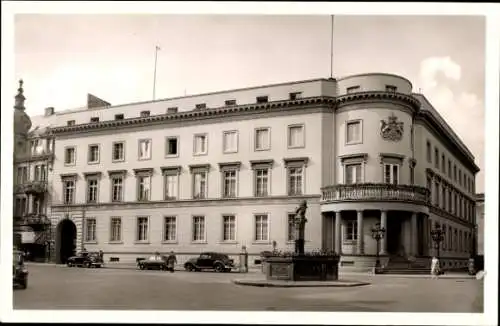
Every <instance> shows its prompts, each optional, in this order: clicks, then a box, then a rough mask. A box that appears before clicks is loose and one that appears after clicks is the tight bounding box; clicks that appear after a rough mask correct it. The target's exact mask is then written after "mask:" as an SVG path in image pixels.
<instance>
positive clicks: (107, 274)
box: [14, 264, 483, 312]
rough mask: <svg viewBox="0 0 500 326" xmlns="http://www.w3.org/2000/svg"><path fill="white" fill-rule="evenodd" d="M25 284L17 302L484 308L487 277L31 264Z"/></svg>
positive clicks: (45, 305)
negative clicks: (266, 280)
mask: <svg viewBox="0 0 500 326" xmlns="http://www.w3.org/2000/svg"><path fill="white" fill-rule="evenodd" d="M29 272H30V275H29V285H28V289H26V290H14V309H128V310H141V309H159V310H254V311H255V310H260V311H266V310H267V311H287V310H288V311H290V310H304V311H366V312H482V310H483V299H482V294H483V281H478V280H475V279H439V280H433V279H430V278H427V277H410V278H406V277H391V276H378V275H374V276H369V275H361V274H346V275H343V274H341V278H343V279H349V280H360V281H366V282H370V283H371V284H370V285H366V286H360V287H354V288H262V287H248V286H239V285H235V284H233V283H232V280H233V279H242V278H250V279H252V278H253V279H255V278H259V277H263V275H262V274H259V273H256V272H251V273H248V274H239V273H229V274H226V273H221V274H218V273H213V272H201V273H188V272H183V271H180V272H176V273H174V274H171V273H166V272H161V271H139V270H134V269H111V268H101V269H83V268H68V267H65V266H55V265H36V264H30V265H29Z"/></svg>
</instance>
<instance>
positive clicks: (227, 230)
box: [222, 215, 236, 241]
mask: <svg viewBox="0 0 500 326" xmlns="http://www.w3.org/2000/svg"><path fill="white" fill-rule="evenodd" d="M222 224H223V225H222V241H236V216H234V215H224V216H223V217H222Z"/></svg>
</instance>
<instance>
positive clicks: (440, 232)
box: [431, 223, 446, 259]
mask: <svg viewBox="0 0 500 326" xmlns="http://www.w3.org/2000/svg"><path fill="white" fill-rule="evenodd" d="M445 233H446V231H445V230H444V229H441V225H439V223H436V224H435V225H434V230H431V237H432V241H434V244H435V248H436V250H437V251H436V258H437V259H439V248H440V245H441V242H443V241H444V235H445Z"/></svg>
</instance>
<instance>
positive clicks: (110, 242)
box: [108, 241, 123, 244]
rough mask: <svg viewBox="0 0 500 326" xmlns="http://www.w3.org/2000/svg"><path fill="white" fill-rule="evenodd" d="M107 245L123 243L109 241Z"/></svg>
mask: <svg viewBox="0 0 500 326" xmlns="http://www.w3.org/2000/svg"><path fill="white" fill-rule="evenodd" d="M108 244H123V241H109V242H108Z"/></svg>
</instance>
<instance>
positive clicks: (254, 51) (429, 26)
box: [11, 14, 485, 192]
mask: <svg viewBox="0 0 500 326" xmlns="http://www.w3.org/2000/svg"><path fill="white" fill-rule="evenodd" d="M334 22H335V24H334V35H333V44H334V46H333V48H334V51H333V71H334V77H342V76H346V75H350V74H356V73H367V72H387V73H394V74H397V75H402V76H404V77H406V78H408V79H409V80H410V81H412V83H413V87H414V89H413V90H414V92H421V93H423V94H424V95H425V96H426V97H427V98H428V99H429V100H430V101H431V103H432V104H433V106H434V107H435V108H436V110H438V112H439V113H440V114H441V115H442V116H443V118H444V119H445V120H446V121H447V122H448V124H449V125H450V126H451V127H452V128H453V129H454V131H455V132H456V133H457V134H458V135H459V137H460V138H461V139H462V141H463V142H464V143H465V144H466V146H468V147H469V149H470V150H471V152H472V153H473V155H474V156H475V159H476V164H477V165H478V166H479V167H480V169H481V172H480V173H479V174H478V175H477V179H476V185H477V189H476V190H477V192H483V191H484V166H485V165H484V163H485V162H484V138H485V137H484V120H485V105H484V103H485V19H484V18H483V17H481V16H346V15H335V21H334ZM14 24H15V25H14V26H15V31H14V42H15V43H14V57H15V68H14V69H15V80H12V87H11V89H12V92H11V93H12V95H13V96H14V94H15V89H16V88H17V80H18V79H20V78H22V79H23V80H24V88H25V96H26V98H27V100H26V107H27V110H26V111H27V113H28V114H29V115H40V114H43V111H44V108H45V107H49V106H51V107H54V108H55V110H56V111H62V110H67V109H74V108H79V107H84V106H85V105H86V96H87V93H92V94H94V95H96V96H98V97H100V98H102V99H104V100H106V101H108V102H110V103H112V104H114V105H118V104H124V103H129V102H136V101H148V100H151V99H152V96H153V76H154V63H155V46H157V45H158V46H159V47H160V48H161V49H160V51H158V56H157V75H156V76H157V77H156V98H157V99H158V98H167V97H174V96H182V95H184V94H196V93H204V92H211V91H219V90H226V89H232V88H240V87H249V86H258V85H262V84H270V83H280V82H288V81H294V80H304V79H311V78H328V77H329V76H330V44H331V43H330V40H331V17H330V16H328V15H302V16H301V15H168V14H159V15H151V14H150V15H139V14H137V15H107V14H106V15H104V14H103V15H95V14H94V15H68V14H64V15H53V14H52V15H51V14H18V15H16V17H15V21H14Z"/></svg>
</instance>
